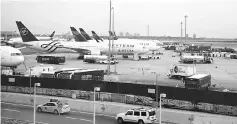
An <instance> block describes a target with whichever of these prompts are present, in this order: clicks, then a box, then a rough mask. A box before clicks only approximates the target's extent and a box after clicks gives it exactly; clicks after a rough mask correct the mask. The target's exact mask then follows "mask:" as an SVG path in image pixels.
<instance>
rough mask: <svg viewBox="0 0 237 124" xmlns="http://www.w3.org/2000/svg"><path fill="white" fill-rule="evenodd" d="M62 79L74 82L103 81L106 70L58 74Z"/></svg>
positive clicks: (86, 70)
mask: <svg viewBox="0 0 237 124" xmlns="http://www.w3.org/2000/svg"><path fill="white" fill-rule="evenodd" d="M57 78H60V79H72V80H103V79H104V70H100V69H81V70H74V71H64V72H60V73H58V74H57Z"/></svg>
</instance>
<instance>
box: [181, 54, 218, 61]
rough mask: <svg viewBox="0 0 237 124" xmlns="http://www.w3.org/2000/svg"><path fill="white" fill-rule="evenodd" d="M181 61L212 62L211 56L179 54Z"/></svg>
mask: <svg viewBox="0 0 237 124" xmlns="http://www.w3.org/2000/svg"><path fill="white" fill-rule="evenodd" d="M180 62H181V63H213V58H211V57H207V56H186V55H184V56H181V57H180Z"/></svg>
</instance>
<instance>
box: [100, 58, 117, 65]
mask: <svg viewBox="0 0 237 124" xmlns="http://www.w3.org/2000/svg"><path fill="white" fill-rule="evenodd" d="M99 62H100V63H101V64H108V63H109V60H108V59H105V60H100V61H99ZM110 64H115V61H114V60H110Z"/></svg>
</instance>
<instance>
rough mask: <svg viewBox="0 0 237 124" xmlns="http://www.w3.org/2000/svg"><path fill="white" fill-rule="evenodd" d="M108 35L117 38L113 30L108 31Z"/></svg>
mask: <svg viewBox="0 0 237 124" xmlns="http://www.w3.org/2000/svg"><path fill="white" fill-rule="evenodd" d="M109 36H110V37H112V39H113V40H117V39H118V37H117V36H116V34H115V31H114V32H112V31H109Z"/></svg>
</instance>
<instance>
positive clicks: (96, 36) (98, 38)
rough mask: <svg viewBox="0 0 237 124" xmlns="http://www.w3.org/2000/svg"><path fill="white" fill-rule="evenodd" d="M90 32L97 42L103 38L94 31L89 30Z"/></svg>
mask: <svg viewBox="0 0 237 124" xmlns="http://www.w3.org/2000/svg"><path fill="white" fill-rule="evenodd" d="M91 32H92V35H93V37H94V38H95V40H96V41H97V42H99V40H101V41H103V40H102V39H101V38H100V37H99V36H98V35H97V34H96V33H95V31H91Z"/></svg>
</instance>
